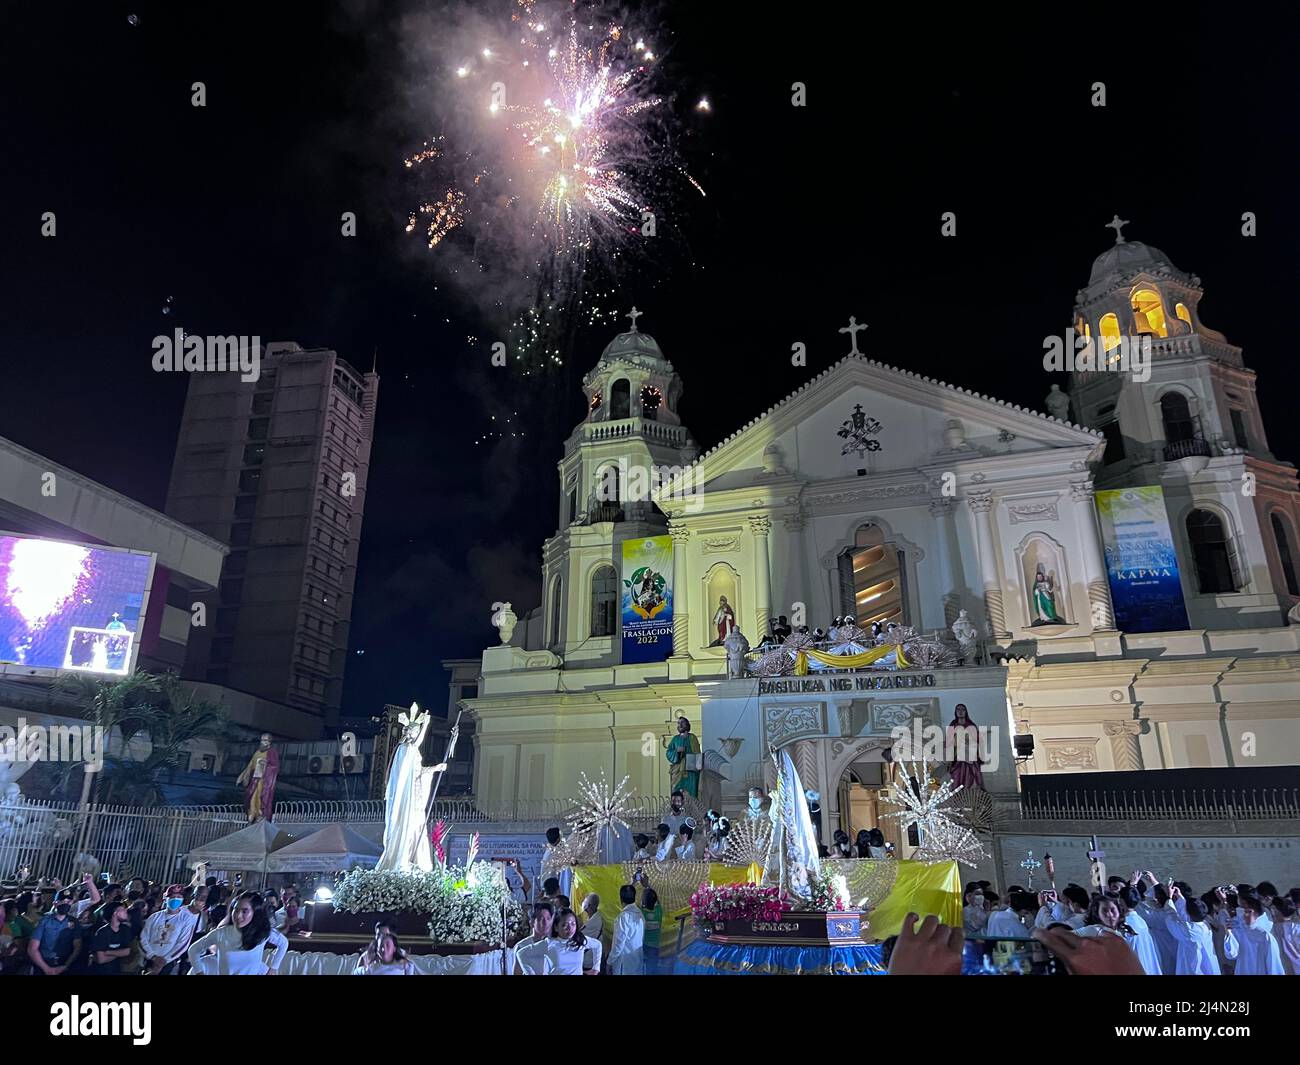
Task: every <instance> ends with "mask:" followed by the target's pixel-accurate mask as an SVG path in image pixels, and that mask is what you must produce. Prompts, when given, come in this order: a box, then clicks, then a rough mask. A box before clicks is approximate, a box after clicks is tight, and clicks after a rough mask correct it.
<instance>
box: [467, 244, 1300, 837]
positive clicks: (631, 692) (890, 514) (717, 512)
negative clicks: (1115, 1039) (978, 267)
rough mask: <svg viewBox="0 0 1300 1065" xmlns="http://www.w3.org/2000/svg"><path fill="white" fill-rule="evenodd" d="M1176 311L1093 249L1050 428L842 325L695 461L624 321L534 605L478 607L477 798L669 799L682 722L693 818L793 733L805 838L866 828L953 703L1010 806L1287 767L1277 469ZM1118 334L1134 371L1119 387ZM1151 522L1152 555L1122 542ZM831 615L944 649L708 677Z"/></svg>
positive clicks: (1246, 399) (1215, 360)
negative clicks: (741, 654)
mask: <svg viewBox="0 0 1300 1065" xmlns="http://www.w3.org/2000/svg"><path fill="white" fill-rule="evenodd" d="M1200 295H1201V288H1200V282H1199V280H1198V279H1197V278H1196V277H1195V276H1194V275H1188V274H1184V273H1182V272H1181V271H1179V270H1177V268H1175V267H1174V266H1173V265H1172V264H1171V263H1170V262H1169V261H1168V259H1167V258H1166V257H1164V256H1163V255H1162V254H1161V253H1160V252H1159V251H1157V250H1156V249H1154V248H1150V247H1148V246H1147V245H1142V244H1137V243H1135V242H1127V241H1124V240H1123V238H1122V237H1120V236H1119V232H1118V230H1117V243H1116V245H1115V247H1114V248H1111V249H1109V250H1108V251H1107V252H1106V253H1104V254H1103V255H1101V256H1099V257H1098V259H1097V260H1096V262H1095V263H1094V266H1093V269H1092V274H1091V277H1090V281H1089V284H1088V286H1087V288H1085V289H1084V290H1082V291H1081V292H1080V293H1079V297H1078V303H1077V307H1076V309H1075V315H1074V318H1075V322H1074V331H1075V333H1076V334H1077V335H1078V336H1080V337H1084V338H1086V343H1087V345H1088V346H1087V349H1086V350H1087V351H1088V352H1089V353H1090V354H1091V356H1092V358H1091V359H1090V360H1077V363H1076V364H1072V367H1071V368H1072V373H1071V380H1070V386H1069V394H1068V396H1067V395H1066V394H1064V393H1061V392H1059V391H1058V390H1057V389H1056V388H1055V387H1054V388H1053V392H1052V395H1050V396H1049V397H1048V402H1047V406H1048V409H1049V410H1050V412H1051V413H1050V414H1047V413H1040V412H1037V411H1033V410H1028V409H1025V408H1021V407H1018V406H1014V405H1011V404H1007V403H1004V402H1001V401H999V400H997V399H995V398H993V397H991V396H987V395H982V394H978V393H975V392H972V391H969V390H966V389H961V388H957V387H954V386H951V385H948V384H945V383H943V382H942V381H938V380H934V379H932V378H929V377H925V376H922V375H920V374H917V373H913V372H911V371H908V370H906V369H900V368H896V367H893V366H889V365H885V364H884V363H881V362H877V361H874V360H872V359H868V358H866V357H864V356H862V355H860V354H858V353H857V348H856V333H855V330H854V329H852V328H850V329H846V330H841V332H846V333H848V334H849V343H850V344H851V345H852V349H851V353H850V354H849V355H847V356H846V357H844V358H843V359H841V360H840V361H839V362H837V363H836V364H835V365H833V366H832V367H831V368H830V369H828V370H826V371H825V372H823V373H821V374H820V375H818V376H817V377H815V378H814V379H813V380H811V381H809V382H808V383H807V384H805V385H804V386H803V387H801V388H799V389H798V390H796V391H795V392H794V393H792V394H791V395H789V396H787V397H786V398H785V399H784V400H782V401H781V402H780V403H777V404H776V405H775V406H773V407H771V408H770V409H769V410H767V411H766V412H763V413H762V414H760V415H759V416H757V417H755V418H754V419H753V420H751V421H750V422H748V423H747V424H746V425H744V426H742V427H740V428H739V429H738V430H737V431H736V432H734V433H732V434H731V435H730V436H729V437H727V438H726V439H725V440H724V441H723V442H722V443H720V444H719V445H718V446H717V447H715V448H713V449H712V450H710V451H708V452H706V453H703V454H701V453H700V449H699V448H698V446H697V445H696V443H695V441H694V439H693V437H692V436H691V435H690V432H689V430H688V429H687V428H686V427H685V426H684V425H683V424H682V423H681V420H680V418H679V417H678V415H677V404H678V401H679V399H680V396H681V394H682V390H683V382H682V380H681V378H680V376H679V375H678V374H677V372H676V371H675V370H674V368H673V366H672V363H671V362H670V361H669V359H668V358H667V357H666V355H665V354H664V353H663V352H662V351H661V350H660V348H659V346H658V344H657V343H656V342H655V341H654V339H653V338H652V337H651V336H649V335H648V334H647V333H645V332H642V331H640V330H639V329H638V328H637V326H636V315H635V312H634V315H633V325H632V329H631V330H630V331H628V332H625V333H621V334H619V335H618V336H616V337H615V338H614V339H613V340H612V341H611V342H610V343H609V345H608V346H607V347H606V348H605V350H604V352H603V353H602V354H601V356H600V359H599V360H598V362H597V363H596V365H595V367H594V368H593V369H592V371H591V372H590V373H589V374H588V375H587V377H586V378H585V380H584V393H585V396H586V401H587V410H588V415H587V417H586V419H584V421H583V422H582V423H581V424H579V425H578V426H576V427H575V429H574V431H573V433H572V435H571V436H570V437H569V439H568V440H567V441H566V444H565V450H564V456H563V458H562V460H561V461H560V463H559V470H558V474H559V489H560V491H559V499H560V505H559V514H558V522H557V531H556V533H555V535H554V536H552V537H551V538H550V539H548V540H547V542H546V544H545V547H544V552H543V586H542V587H543V602H542V603H541V605H540V606H539V607H538V608H537V609H536V610H534V611H532V612H531V613H529V614H527V615H526V616H524V617H519V618H517V619H516V617H515V615H514V613H513V611H507V613H506V616H505V617H504V618H497V619H494V621H495V623H497V624H498V625H499V627H500V634H501V638H502V642H501V643H500V644H498V645H496V646H492V647H489V648H487V649H486V650H485V651H484V653H483V656H482V663H481V675H480V683H479V687H478V695H477V696H476V697H475V698H473V699H472V700H469V701H468V702H467V703H466V705H467V707H468V708H469V709H470V710H471V711H472V713H473V716H474V718H475V721H476V730H477V731H476V741H475V742H476V758H475V786H474V792H475V794H476V795H479V796H481V797H483V798H484V799H485V800H488V801H500V800H509V799H512V798H514V799H519V800H538V799H549V798H563V797H567V796H570V795H573V794H574V793H575V791H576V786H577V779H578V775H579V773H580V772H583V771H585V772H586V773H587V774H588V776H591V777H594V776H595V775H596V774H597V773H598V772H599V771H600V770H602V769H603V770H605V772H606V773H607V775H609V776H610V777H611V778H612V779H613V780H614V781H617V780H619V779H621V778H622V777H623V776H624V775H626V776H627V777H629V778H630V786H631V788H632V790H633V791H634V792H636V793H639V794H642V795H665V794H667V792H668V790H669V767H668V765H667V762H666V760H665V758H664V748H665V745H666V743H667V742H668V740H669V738H670V737H671V736H672V735H673V734H674V733H675V732H676V725H675V722H676V720H677V719H678V718H679V717H682V716H684V717H686V718H687V720H688V721H689V722H690V724H691V727H692V730H693V731H694V732H695V733H696V735H697V736H698V738H699V740H700V743H701V746H702V749H703V760H702V772H701V778H700V785H699V786H700V792H701V794H700V797H701V800H702V801H705V802H706V803H707V804H712V805H717V804H721V806H722V807H723V808H725V809H727V810H735V809H738V808H740V807H741V806H742V805H743V803H744V798H745V795H746V792H747V789H748V788H749V787H751V786H755V785H757V786H765V785H766V784H767V783H769V782H770V777H769V776H768V774H769V768H768V767H769V766H770V764H771V759H770V758H769V754H768V752H769V750H770V749H771V748H772V747H776V748H778V749H779V748H782V747H786V746H789V747H790V748H791V751H792V756H793V757H794V758H795V762H796V765H797V766H798V768H799V770H800V773H801V776H802V777H803V779H804V781H805V784H806V786H807V787H809V788H812V789H814V790H816V791H818V792H819V793H820V794H821V806H822V819H821V824H822V831H823V834H824V835H825V836H826V838H827V839H829V837H830V833H831V832H832V831H833V830H834V829H835V828H837V827H841V826H842V827H843V828H845V829H846V830H850V831H856V830H857V829H858V828H863V827H866V828H870V827H873V826H875V825H877V824H879V825H880V827H882V829H887V823H886V822H884V821H881V820H879V817H880V814H881V813H882V812H883V811H882V810H881V809H880V808H879V806H878V805H877V796H878V790H879V788H880V787H882V786H884V785H886V784H887V783H889V782H890V779H891V773H892V772H893V770H892V767H891V762H890V758H889V752H890V750H891V747H892V745H893V744H894V743H895V742H896V736H897V730H898V729H899V728H900V727H901V728H909V729H914V730H921V729H923V728H924V727H925V726H936V727H938V728H939V729H942V728H943V727H944V726H947V725H948V724H949V723H950V722H952V721H953V720H954V718H955V715H956V713H957V707H958V705H959V704H960V705H962V706H964V707H965V710H966V714H967V716H968V717H969V719H970V721H971V722H972V723H974V724H975V725H976V726H978V727H979V729H980V736H981V743H982V745H983V746H982V753H983V754H984V756H985V761H986V764H985V768H984V785H985V788H986V789H987V793H988V795H989V797H990V799H991V800H992V804H993V806H995V807H997V808H1000V809H1002V810H1004V811H1006V812H1007V814H1008V815H1012V814H1013V812H1014V811H1018V808H1019V791H1020V779H1021V776H1022V775H1023V774H1027V773H1032V774H1051V773H1058V772H1081V771H1107V770H1126V769H1127V770H1132V769H1143V768H1148V769H1149V768H1183V767H1194V766H1234V765H1242V764H1253V765H1286V764H1297V763H1300V735H1298V732H1297V728H1296V726H1297V724H1298V723H1300V640H1298V639H1297V634H1300V626H1290V625H1287V623H1286V622H1287V614H1288V612H1290V611H1291V610H1292V608H1293V607H1294V606H1295V605H1296V603H1297V602H1300V588H1298V587H1297V584H1296V573H1295V568H1294V566H1295V559H1296V551H1297V529H1300V493H1298V492H1297V483H1296V470H1295V467H1293V466H1291V465H1290V464H1288V463H1285V462H1283V461H1281V460H1279V459H1278V458H1277V457H1275V456H1274V455H1273V454H1272V453H1271V452H1270V451H1269V450H1268V446H1267V440H1266V436H1265V433H1264V426H1263V424H1262V421H1261V419H1260V417H1259V411H1258V407H1257V404H1256V402H1255V381H1254V374H1253V373H1252V372H1251V371H1250V370H1249V369H1248V368H1246V366H1245V365H1244V363H1243V361H1242V357H1241V351H1240V349H1239V348H1236V347H1234V346H1232V345H1231V344H1229V343H1228V342H1227V341H1226V339H1225V338H1224V337H1223V336H1222V335H1221V334H1218V333H1215V332H1214V331H1213V330H1210V329H1209V328H1208V327H1206V326H1204V325H1203V324H1202V323H1201V321H1200V316H1199V311H1198V303H1199V299H1200ZM853 325H855V323H851V326H853ZM1121 341H1123V343H1121ZM1129 341H1134V342H1135V343H1134V344H1133V345H1132V347H1133V350H1134V351H1135V352H1143V351H1144V352H1145V355H1144V356H1143V358H1144V359H1145V361H1144V362H1143V363H1142V364H1141V365H1140V366H1139V365H1138V362H1137V358H1138V357H1137V355H1135V356H1134V360H1133V362H1132V364H1130V363H1129V362H1128V360H1126V361H1125V363H1124V365H1123V367H1122V368H1121V366H1120V365H1119V355H1120V354H1123V353H1124V352H1126V351H1127V350H1128V348H1129V346H1130V345H1129ZM1152 500H1155V502H1154V504H1153V503H1152ZM1142 507H1145V508H1146V510H1145V511H1143V513H1142V515H1141V516H1140V520H1135V519H1132V518H1131V513H1130V512H1131V511H1132V508H1138V509H1139V510H1140V509H1141V508H1142ZM1153 507H1154V510H1153V509H1152V508H1153ZM1125 508H1129V509H1125ZM1135 522H1136V523H1135ZM1142 522H1147V523H1148V524H1150V525H1151V528H1154V529H1155V530H1156V534H1158V535H1163V536H1166V537H1167V542H1165V547H1166V548H1167V557H1156V555H1153V554H1151V553H1150V550H1149V548H1150V535H1151V534H1150V531H1149V530H1147V531H1145V532H1140V535H1141V536H1145V537H1147V539H1146V540H1141V541H1139V540H1137V539H1135V537H1137V536H1138V535H1139V533H1134V532H1132V529H1134V528H1139V529H1140V527H1141V523H1142ZM1161 529H1163V530H1164V531H1163V533H1160V530H1161ZM1126 537H1127V539H1126ZM1137 543H1141V544H1142V545H1144V549H1148V550H1147V554H1146V555H1133V554H1132V550H1133V549H1134V545H1135V544H1137ZM638 552H641V554H638ZM1157 554H1158V552H1157ZM636 558H646V559H656V560H657V561H655V562H653V563H647V564H645V565H641V566H634V563H633V562H632V561H629V560H635V559H636ZM1135 559H1136V560H1137V561H1135ZM656 567H657V569H656ZM1158 596H1163V597H1164V599H1163V600H1161V601H1160V602H1159V603H1158V604H1157V606H1158V609H1156V608H1155V607H1151V606H1150V602H1148V600H1150V601H1152V602H1154V601H1155V598H1156V597H1158ZM629 607H630V608H631V609H632V610H633V611H635V615H634V614H633V613H629ZM843 615H852V616H854V617H855V618H856V619H857V621H858V623H859V624H860V625H863V626H866V625H868V624H869V623H871V622H877V623H878V624H880V625H882V626H886V625H889V624H898V625H903V626H907V627H909V629H911V630H916V632H918V633H930V634H933V639H932V640H931V641H930V643H931V646H932V647H935V646H938V645H939V644H941V643H942V644H944V645H945V647H946V648H947V651H946V653H943V654H939V655H935V656H933V657H932V658H930V659H928V660H926V661H914V662H911V663H910V665H909V668H905V669H898V670H883V669H872V668H861V669H853V670H835V669H832V670H828V671H825V672H817V673H811V674H808V675H792V674H791V673H790V672H789V671H777V672H775V673H769V674H768V675H765V676H755V675H752V673H750V672H749V671H748V670H747V669H741V670H738V669H736V668H735V666H736V663H735V660H734V658H733V662H732V666H731V668H730V669H729V666H728V648H727V642H728V641H727V637H728V636H729V635H730V634H731V632H732V631H733V630H737V629H738V630H739V632H740V633H742V634H743V635H744V636H745V637H746V638H747V640H748V643H749V644H751V645H755V646H757V645H758V644H759V642H760V640H762V638H763V637H764V636H765V635H767V634H768V633H769V632H771V631H772V629H773V627H774V624H775V626H776V628H777V629H778V631H784V630H786V629H788V628H796V629H797V628H798V627H799V626H801V625H806V626H807V627H808V628H809V629H810V630H812V629H816V628H818V627H825V626H827V625H829V624H830V622H831V620H832V619H833V618H835V617H838V616H843ZM1161 618H1175V619H1178V620H1177V621H1176V623H1175V624H1174V625H1173V626H1172V627H1170V628H1166V629H1161V628H1159V626H1158V625H1157V624H1156V621H1157V620H1158V619H1161ZM656 619H658V620H659V622H661V623H659V624H657V625H656ZM1153 619H1154V620H1153ZM629 622H631V624H629ZM967 623H969V625H973V627H974V633H971V629H970V628H969V627H968V625H967ZM954 626H956V628H957V630H958V634H963V633H971V634H972V635H974V634H977V636H978V639H977V640H975V641H973V642H972V641H971V640H970V639H969V638H968V639H966V640H965V641H963V642H961V643H960V644H959V643H958V641H957V640H956V639H955V637H954ZM1134 630H1140V631H1134ZM639 634H644V635H639ZM731 642H732V644H733V646H734V643H735V641H734V640H733V641H731ZM753 659H754V656H753V655H752V654H751V655H750V656H749V661H750V662H752V661H753ZM914 734H916V735H919V734H920V733H919V731H917V732H915V733H914ZM1018 735H1019V736H1026V735H1032V736H1033V737H1034V745H1033V752H1032V756H1030V755H1029V754H1028V750H1027V747H1026V745H1025V744H1024V743H1023V742H1022V743H1021V744H1020V745H1019V748H1017V745H1016V744H1015V743H1014V737H1016V736H1018ZM887 834H888V833H887ZM898 842H899V843H900V845H902V846H903V848H904V852H906V841H905V840H899V841H898Z"/></svg>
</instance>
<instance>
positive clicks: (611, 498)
mask: <svg viewBox="0 0 1300 1065" xmlns="http://www.w3.org/2000/svg"><path fill="white" fill-rule="evenodd" d="M622 498H623V488H622V486H621V485H620V484H619V483H618V467H617V466H615V465H614V464H613V463H611V464H610V465H608V466H606V467H605V468H604V469H602V470H601V471H600V476H599V477H598V478H597V479H596V502H597V503H617V502H618V501H619V500H621V499H622Z"/></svg>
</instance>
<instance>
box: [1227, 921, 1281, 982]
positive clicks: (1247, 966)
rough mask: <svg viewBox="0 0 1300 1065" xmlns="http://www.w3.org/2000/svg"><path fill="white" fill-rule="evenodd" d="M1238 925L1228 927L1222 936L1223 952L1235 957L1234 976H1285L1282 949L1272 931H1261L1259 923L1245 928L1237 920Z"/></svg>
mask: <svg viewBox="0 0 1300 1065" xmlns="http://www.w3.org/2000/svg"><path fill="white" fill-rule="evenodd" d="M1237 924H1238V926H1239V927H1237V928H1230V929H1228V932H1227V935H1225V936H1224V937H1223V952H1224V954H1226V955H1227V956H1228V957H1229V958H1235V959H1236V961H1237V965H1236V967H1235V968H1234V969H1233V970H1232V972H1233V975H1234V976H1285V975H1286V970H1285V969H1284V968H1283V967H1282V951H1281V949H1280V948H1279V947H1278V945H1277V940H1276V939H1275V938H1274V937H1273V933H1272V932H1264V931H1261V930H1260V928H1259V925H1258V924H1256V925H1255V927H1254V928H1246V927H1245V926H1244V925H1242V924H1241V921H1240V920H1238V921H1237Z"/></svg>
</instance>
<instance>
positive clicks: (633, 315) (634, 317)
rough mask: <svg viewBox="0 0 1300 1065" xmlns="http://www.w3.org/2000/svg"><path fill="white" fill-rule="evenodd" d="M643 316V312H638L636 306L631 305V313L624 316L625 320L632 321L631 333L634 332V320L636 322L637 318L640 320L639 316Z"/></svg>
mask: <svg viewBox="0 0 1300 1065" xmlns="http://www.w3.org/2000/svg"><path fill="white" fill-rule="evenodd" d="M643 314H645V311H638V310H637V309H636V304H635V303H634V304H632V311H631V313H630V314H627V315H625V316H624V317H626V318H631V319H632V330H631V331H632V332H633V333H635V332H636V320H637V319H638V318H640V317H641V315H643Z"/></svg>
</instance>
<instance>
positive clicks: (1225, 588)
mask: <svg viewBox="0 0 1300 1065" xmlns="http://www.w3.org/2000/svg"><path fill="white" fill-rule="evenodd" d="M1187 539H1188V541H1189V542H1190V543H1191V546H1192V561H1193V563H1194V564H1195V566H1196V580H1197V583H1198V584H1199V585H1200V589H1201V594H1202V595H1214V594H1222V593H1225V592H1235V591H1236V590H1237V579H1236V572H1235V570H1236V567H1235V566H1234V564H1233V563H1234V559H1233V548H1232V544H1231V543H1230V542H1229V540H1228V534H1227V531H1226V530H1225V529H1224V527H1223V519H1222V518H1220V517H1219V515H1217V514H1215V513H1214V512H1213V511H1210V510H1193V511H1192V512H1191V513H1190V514H1189V515H1187Z"/></svg>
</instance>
